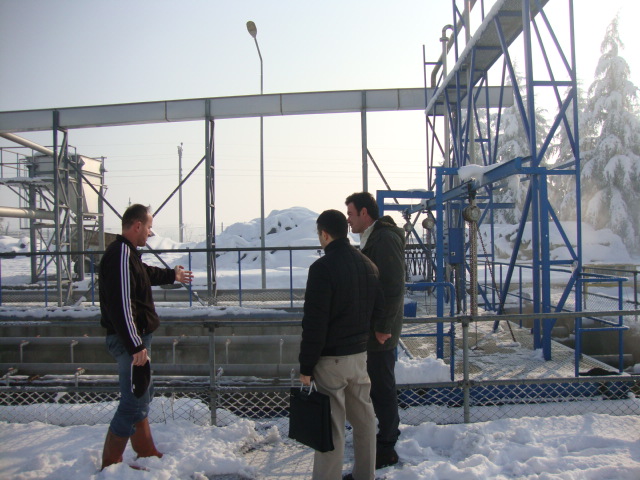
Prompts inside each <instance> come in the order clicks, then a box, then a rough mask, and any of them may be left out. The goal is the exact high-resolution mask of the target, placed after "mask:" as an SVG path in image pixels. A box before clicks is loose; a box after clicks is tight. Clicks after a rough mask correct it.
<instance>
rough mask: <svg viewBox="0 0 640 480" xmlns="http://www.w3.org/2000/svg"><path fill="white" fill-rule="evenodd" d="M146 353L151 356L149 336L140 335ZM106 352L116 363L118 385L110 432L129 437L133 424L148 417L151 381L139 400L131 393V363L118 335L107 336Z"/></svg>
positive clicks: (133, 430) (131, 358)
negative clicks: (116, 403) (117, 402)
mask: <svg viewBox="0 0 640 480" xmlns="http://www.w3.org/2000/svg"><path fill="white" fill-rule="evenodd" d="M142 342H143V343H144V345H145V347H146V349H147V353H148V354H149V355H150V354H151V334H148V335H142ZM107 350H109V353H110V354H111V356H112V357H113V358H115V359H116V361H117V362H118V377H119V378H118V379H119V383H120V403H119V405H118V409H117V410H116V413H115V415H114V416H113V419H112V420H111V424H110V425H109V426H110V428H111V431H112V432H113V433H114V434H115V435H117V436H119V437H130V436H131V435H133V432H135V430H136V429H135V426H134V425H135V424H136V423H138V422H140V421H142V420H144V419H145V418H147V416H148V415H149V404H150V403H151V400H152V399H153V380H152V381H150V382H149V388H148V389H147V391H146V392H145V393H144V395H142V397H140V398H136V396H135V395H134V394H133V393H132V392H131V361H132V360H133V357H132V356H131V355H129V353H128V352H127V350H126V349H125V348H124V345H123V344H122V342H121V341H120V338H119V337H118V335H107Z"/></svg>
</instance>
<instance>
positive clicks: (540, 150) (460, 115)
mask: <svg viewBox="0 0 640 480" xmlns="http://www.w3.org/2000/svg"><path fill="white" fill-rule="evenodd" d="M457 3H458V2H457V1H456V0H452V11H453V26H451V27H452V28H451V30H452V31H453V32H456V33H457V35H453V36H452V38H450V39H448V42H447V45H448V47H449V50H451V49H453V50H454V52H453V55H454V58H455V65H454V66H453V68H452V69H451V71H450V72H447V71H446V62H442V61H440V62H439V63H437V65H436V69H434V70H437V69H438V68H440V66H442V67H443V71H442V74H441V77H440V83H439V84H438V88H437V90H436V92H435V93H434V94H433V95H432V96H431V97H430V100H429V101H428V104H427V108H426V114H427V138H428V139H429V138H432V139H433V140H434V141H432V142H430V145H428V152H427V162H428V167H429V169H431V170H432V171H435V173H436V175H435V180H434V185H430V186H429V187H430V189H431V190H432V191H433V190H435V196H434V197H433V198H431V199H428V200H425V201H424V202H423V204H422V207H423V208H424V209H427V210H430V211H432V212H435V217H436V225H437V237H436V238H437V241H436V254H435V264H436V268H437V277H436V280H437V281H449V280H450V278H447V277H452V276H453V273H450V271H451V270H453V271H455V272H456V273H455V276H456V281H457V282H458V284H459V287H460V288H458V292H460V291H462V292H464V291H465V288H464V283H465V282H466V279H465V276H464V274H463V270H462V268H459V269H456V268H458V267H457V266H456V265H452V264H449V263H447V262H446V260H447V256H446V255H447V252H446V251H445V249H446V247H447V245H448V241H449V238H448V236H449V234H450V232H451V230H452V229H456V228H457V229H460V228H462V229H464V227H465V221H464V219H463V218H462V213H461V212H462V208H463V206H464V205H466V204H467V203H469V200H470V198H471V197H473V199H475V198H476V194H477V195H478V196H477V198H478V199H482V200H484V201H485V203H484V204H483V208H484V211H483V213H482V216H481V218H480V220H479V223H482V222H485V223H488V224H489V226H490V236H491V240H490V243H491V251H490V252H489V254H488V256H489V257H490V259H491V263H493V261H494V259H495V250H494V246H493V245H494V240H495V234H494V225H493V211H494V209H496V208H504V205H498V204H497V203H496V202H495V201H494V189H495V185H496V184H497V182H498V181H499V180H501V179H503V178H507V177H508V176H511V175H522V176H524V178H525V179H526V181H528V190H527V196H526V200H525V202H524V205H523V213H522V216H521V218H520V220H519V225H518V235H517V238H516V241H515V245H514V249H513V252H512V255H511V258H510V261H509V267H508V273H507V279H506V281H505V283H504V286H503V287H502V289H501V291H500V292H498V299H497V301H496V299H495V291H494V288H493V286H489V287H486V286H485V288H482V286H481V285H479V287H480V294H481V295H482V296H483V297H484V299H485V306H486V307H487V308H488V309H492V310H496V311H498V313H504V312H505V299H506V295H507V293H508V291H509V288H510V283H511V279H512V275H513V272H514V268H515V267H516V264H517V261H518V255H519V253H520V249H521V247H522V237H523V234H524V231H525V228H527V227H528V226H529V225H530V228H531V237H532V242H531V246H532V252H533V258H532V272H533V281H532V289H533V308H534V312H535V313H548V312H551V311H552V309H554V308H555V311H560V310H563V309H565V308H568V307H567V300H568V298H569V297H570V295H571V294H573V295H574V308H575V311H580V310H581V305H582V296H581V288H580V274H581V272H582V233H581V206H580V175H579V171H580V151H579V145H578V139H579V132H578V117H577V116H578V99H577V77H576V60H575V36H574V9H573V1H572V0H566V3H567V5H568V13H569V14H568V18H559V19H554V20H556V22H562V24H563V25H566V24H567V22H568V23H569V27H570V33H569V38H568V41H565V42H564V44H561V42H560V41H559V40H558V36H557V35H556V34H555V32H554V30H553V27H552V22H551V21H550V19H549V18H548V16H547V14H546V13H545V6H546V4H547V3H548V1H547V0H499V1H497V2H496V3H495V4H494V6H493V7H492V8H491V10H490V12H489V13H487V14H486V15H484V13H485V12H484V2H482V1H481V2H479V5H478V4H477V5H475V7H476V8H478V6H479V7H480V8H481V9H482V24H481V26H480V27H479V28H478V29H477V32H476V33H475V34H474V35H473V37H472V38H470V39H469V38H468V37H467V41H466V43H465V47H464V50H463V51H462V53H460V54H459V50H460V45H461V44H462V41H463V38H464V37H462V35H461V31H462V30H468V29H469V28H470V27H469V25H468V21H469V15H468V12H467V11H466V10H465V11H464V12H461V11H460V9H459V8H458V5H457ZM465 3H466V2H465ZM443 32H444V29H443ZM518 37H522V52H521V58H524V67H525V75H524V79H523V80H522V81H520V80H519V79H518V77H517V75H516V73H515V67H514V63H513V59H512V55H511V53H510V50H509V49H510V47H511V48H514V47H512V44H513V43H514V41H515V40H516V38H518ZM441 40H442V41H445V40H447V39H446V38H443V39H441ZM534 53H535V54H537V55H539V56H541V58H542V61H541V62H538V63H535V62H534ZM550 53H553V54H555V57H554V59H557V58H559V59H560V60H559V61H556V62H555V63H553V62H552V61H551V60H550ZM500 59H502V62H503V65H502V75H501V87H502V88H506V87H507V86H508V85H509V83H510V84H511V85H512V86H513V95H514V100H515V105H516V106H517V111H518V114H519V116H520V120H521V122H522V124H523V125H524V127H525V130H526V133H527V139H528V140H527V141H528V149H529V152H528V157H527V158H526V159H513V160H511V161H506V162H504V163H503V164H501V165H500V167H498V168H494V169H492V170H491V173H489V172H487V173H486V174H485V175H483V181H482V182H466V183H463V182H461V181H460V177H459V175H458V174H459V169H460V168H461V167H465V166H468V165H473V164H476V165H480V166H482V167H485V168H487V169H488V168H489V167H492V166H495V165H496V164H498V163H499V161H500V160H499V159H498V148H497V147H498V142H499V136H500V131H501V129H500V126H501V115H502V112H503V107H506V105H504V104H502V105H500V106H499V107H498V111H497V113H492V112H490V108H487V107H486V106H482V107H480V106H479V105H478V103H477V101H478V100H479V99H480V98H482V97H483V95H485V92H486V86H487V85H488V84H489V80H488V76H489V70H490V69H491V67H493V66H494V65H498V63H497V62H498V61H499V60H500ZM432 64H433V63H431V64H429V65H432ZM427 65H428V64H427V63H426V62H425V79H426V78H427V74H426V67H427ZM434 77H435V74H434ZM425 87H426V85H425ZM561 88H562V89H566V91H565V92H561V91H560V89H561ZM543 89H546V90H545V91H547V92H548V91H551V93H552V96H553V98H555V101H556V103H557V107H558V111H557V113H556V116H555V117H554V118H553V119H552V121H551V126H550V127H549V128H548V130H547V131H537V127H538V126H537V125H536V121H535V115H536V93H540V92H542V91H543ZM521 91H522V92H524V95H522V94H521ZM507 95H508V93H507V92H506V91H503V92H502V93H501V94H500V95H499V99H500V102H502V101H504V100H505V98H506V97H507ZM500 102H499V103H500ZM440 103H442V104H443V106H444V109H445V111H446V112H447V116H446V118H445V122H446V125H443V126H438V125H437V123H436V117H437V112H436V111H435V107H436V105H439V104H440ZM483 103H485V105H488V104H489V102H486V101H485V102H483ZM437 127H439V129H438V128H437ZM560 128H563V129H564V131H565V132H566V135H567V137H568V138H569V141H570V144H571V148H572V152H573V156H574V159H575V160H574V162H572V164H571V165H570V166H567V165H564V166H563V168H562V169H553V168H550V167H549V164H551V163H552V162H550V161H549V159H550V153H549V151H548V149H549V146H550V143H551V141H552V139H553V137H554V135H556V134H557V133H558V130H559V129H560ZM442 131H444V135H443V134H442ZM537 139H542V140H541V143H540V144H539V143H538V142H537ZM442 145H449V148H447V149H446V150H445V151H442V147H441V146H442ZM476 145H477V147H476ZM437 148H440V151H441V153H442V156H443V157H444V160H443V163H442V164H441V165H438V164H437V163H436V161H434V158H436V157H437V155H435V153H437V151H436V149H437ZM476 148H477V149H478V150H479V153H480V157H481V158H479V159H476V158H475V157H476V155H475V152H476ZM523 161H526V163H527V164H528V165H527V166H525V165H524V164H523V163H524V162H523ZM554 175H570V176H571V177H573V178H575V189H576V190H575V191H576V211H575V218H576V219H577V221H576V223H577V225H576V230H577V231H576V235H575V238H573V239H570V238H569V235H567V233H566V230H565V228H564V227H563V225H562V222H560V220H559V218H558V215H557V214H556V213H555V211H554V208H553V206H552V205H551V203H550V202H549V198H548V192H547V181H548V179H549V178H551V177H552V176H554ZM414 210H417V209H416V208H414ZM551 226H553V227H555V228H556V229H557V231H558V232H559V233H560V236H561V238H562V241H563V242H564V244H565V246H566V251H567V252H568V254H567V255H566V258H561V259H557V260H550V238H549V237H550V227H551ZM572 242H573V245H575V248H574V246H573V245H572ZM467 248H468V244H467ZM467 262H468V259H467V261H465V263H466V264H467V265H466V267H467V268H469V264H468V263H467ZM558 265H563V266H567V267H569V268H570V271H571V278H570V280H569V281H568V283H567V285H566V287H565V289H564V292H563V294H562V296H561V298H560V301H559V302H558V304H557V305H555V306H554V305H552V301H551V270H552V267H554V266H558ZM489 290H492V291H494V295H493V299H492V300H491V301H490V300H489V298H488V295H487V294H486V293H487V291H489ZM440 304H443V305H444V296H439V297H438V305H440ZM554 322H555V321H554V320H552V319H546V318H545V319H544V320H542V324H541V323H540V320H537V321H536V322H535V324H534V348H536V349H538V348H541V349H542V350H543V355H544V358H545V359H546V360H549V359H551V328H552V327H553V324H554ZM495 327H497V323H496V325H495Z"/></svg>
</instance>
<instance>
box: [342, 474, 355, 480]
mask: <svg viewBox="0 0 640 480" xmlns="http://www.w3.org/2000/svg"><path fill="white" fill-rule="evenodd" d="M342 480H353V474H352V473H347V474H346V475H343V476H342Z"/></svg>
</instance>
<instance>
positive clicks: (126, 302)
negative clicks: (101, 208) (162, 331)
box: [98, 204, 193, 469]
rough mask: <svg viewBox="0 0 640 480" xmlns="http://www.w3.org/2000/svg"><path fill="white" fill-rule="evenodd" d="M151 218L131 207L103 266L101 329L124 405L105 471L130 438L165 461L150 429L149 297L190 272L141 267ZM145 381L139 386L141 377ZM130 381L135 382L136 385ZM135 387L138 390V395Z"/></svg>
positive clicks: (153, 323)
mask: <svg viewBox="0 0 640 480" xmlns="http://www.w3.org/2000/svg"><path fill="white" fill-rule="evenodd" d="M152 225H153V216H152V215H151V214H150V213H149V208H148V207H145V206H144V205H140V204H135V205H131V206H130V207H129V208H127V210H126V211H125V212H124V215H123V216H122V235H118V236H117V237H116V239H115V241H113V243H111V244H110V245H109V246H108V247H107V250H106V251H105V254H104V256H103V257H102V260H101V261H100V269H99V277H98V282H99V283H98V286H99V291H100V312H101V314H102V317H101V320H100V324H101V325H102V326H103V327H104V328H106V330H107V338H106V342H107V348H108V350H109V353H110V354H111V355H112V356H113V357H114V358H115V359H116V361H117V362H118V376H119V383H120V403H119V404H118V409H117V410H116V413H115V415H114V416H113V419H112V420H111V424H110V425H109V430H108V432H107V437H106V439H105V443H104V450H103V452H102V468H103V469H104V468H105V467H108V466H109V465H112V464H114V463H119V462H121V461H122V454H123V453H124V450H125V448H126V446H127V442H128V440H129V438H131V446H132V447H133V449H134V451H135V452H136V453H137V455H138V456H139V457H152V456H155V457H162V454H161V453H160V452H158V450H157V449H156V447H155V444H154V442H153V437H152V436H151V430H150V428H149V420H148V418H147V415H148V414H149V403H150V402H151V400H152V398H153V383H152V381H151V374H150V364H149V352H150V348H151V334H152V333H153V332H154V331H155V330H156V329H157V328H158V325H159V324H160V319H159V318H158V314H157V313H156V309H155V306H154V304H153V297H152V295H151V286H152V285H164V284H170V283H173V282H174V281H178V282H182V283H189V282H191V279H192V278H193V276H192V273H191V272H190V271H186V270H184V269H183V268H182V267H181V266H178V267H176V268H175V269H171V268H158V267H150V266H148V265H146V264H144V263H143V262H142V259H141V254H140V252H139V251H138V250H137V247H143V246H145V245H146V243H147V238H148V237H150V236H151V235H152V232H151V228H152ZM138 376H139V378H140V379H141V381H137V378H138ZM132 378H134V379H136V380H134V381H133V382H132ZM136 387H137V390H136Z"/></svg>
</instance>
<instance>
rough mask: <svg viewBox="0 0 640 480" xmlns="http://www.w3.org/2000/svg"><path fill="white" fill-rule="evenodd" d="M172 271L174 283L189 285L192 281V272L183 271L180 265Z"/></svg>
mask: <svg viewBox="0 0 640 480" xmlns="http://www.w3.org/2000/svg"><path fill="white" fill-rule="evenodd" d="M174 270H175V272H176V282H180V283H191V280H193V272H192V271H191V270H185V269H184V267H183V266H182V265H178V266H177V267H175V268H174Z"/></svg>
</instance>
